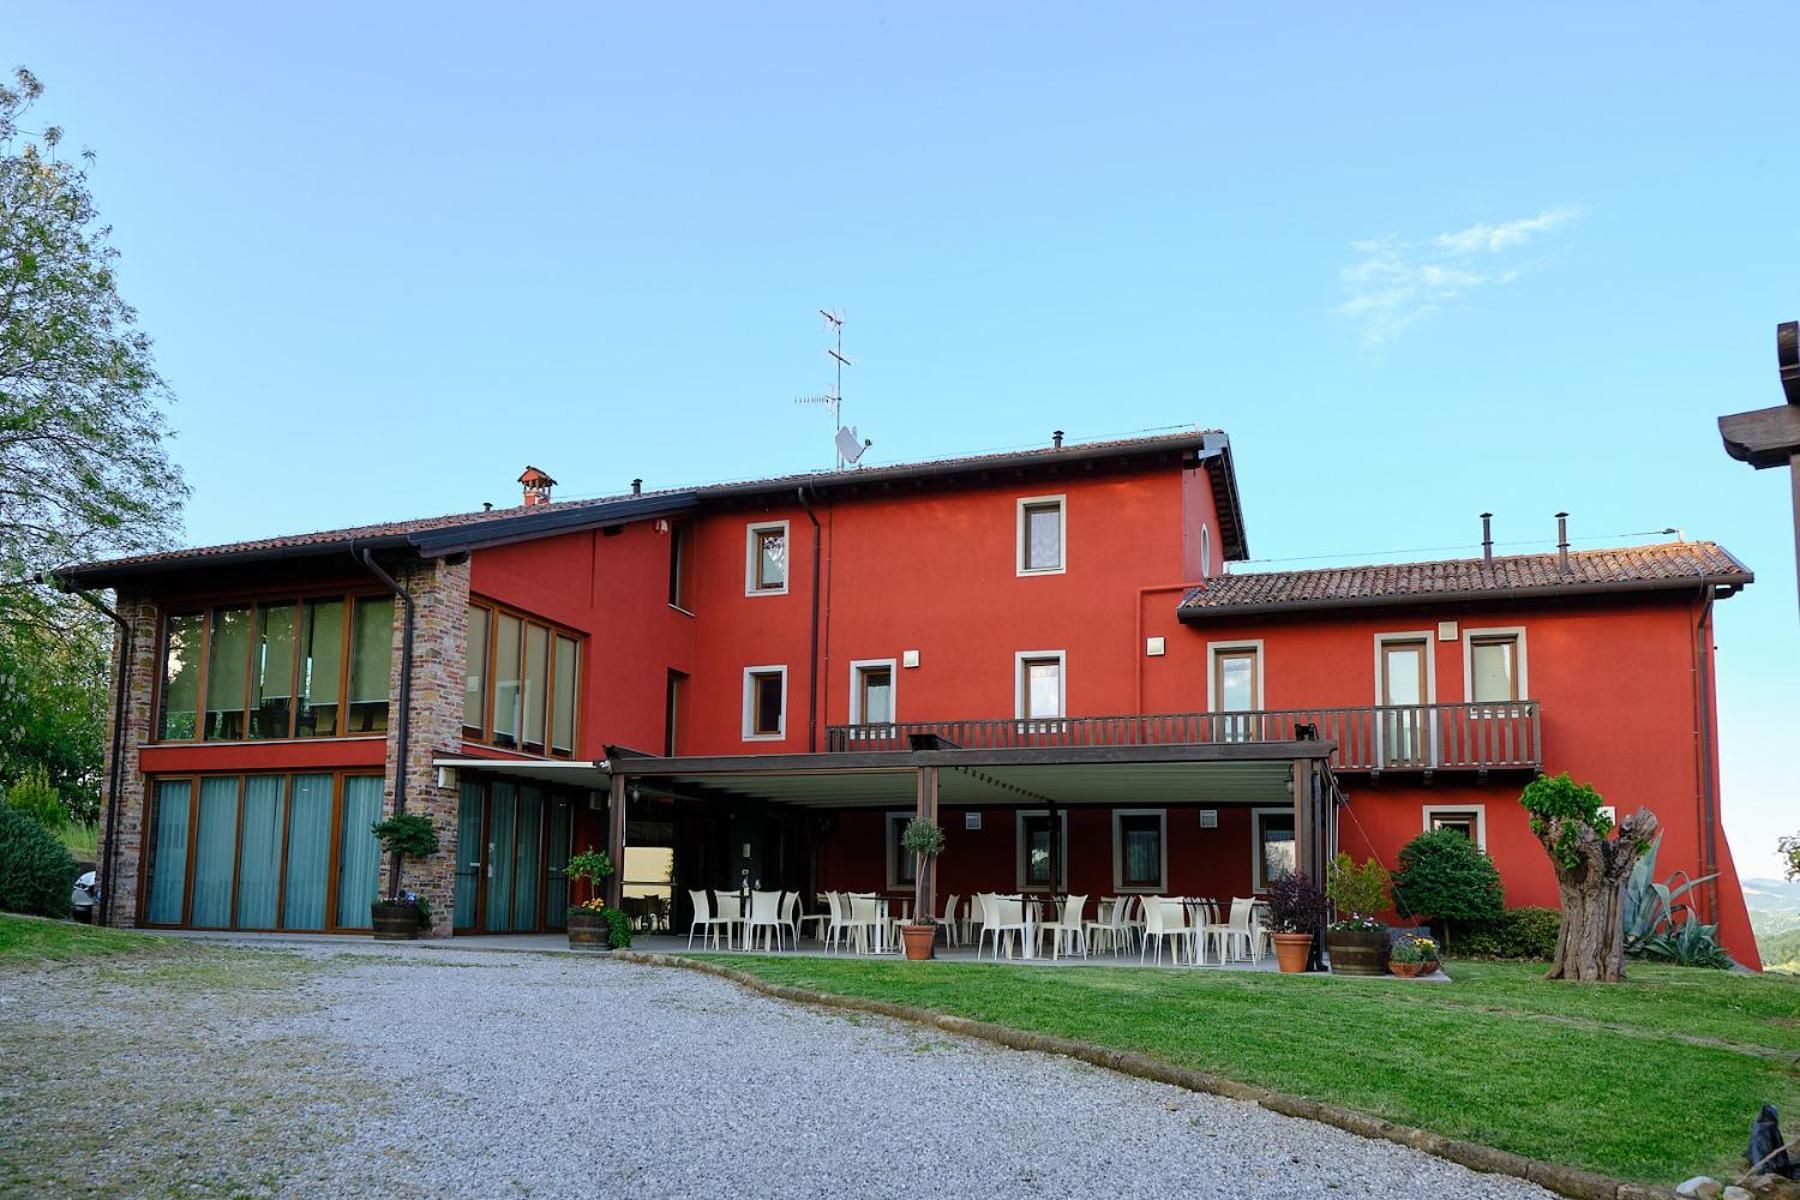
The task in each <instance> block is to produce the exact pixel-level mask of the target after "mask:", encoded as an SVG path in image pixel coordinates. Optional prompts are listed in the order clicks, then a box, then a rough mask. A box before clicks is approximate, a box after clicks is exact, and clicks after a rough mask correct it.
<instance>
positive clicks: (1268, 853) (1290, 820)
mask: <svg viewBox="0 0 1800 1200" xmlns="http://www.w3.org/2000/svg"><path fill="white" fill-rule="evenodd" d="M1255 818H1256V861H1255V867H1256V878H1255V880H1254V881H1253V882H1254V883H1255V886H1256V890H1257V891H1259V892H1260V891H1265V890H1267V888H1268V886H1269V885H1270V884H1271V883H1274V882H1275V881H1276V880H1277V879H1285V878H1287V877H1288V876H1289V875H1292V874H1293V873H1294V868H1295V866H1296V865H1297V864H1298V861H1299V860H1298V858H1297V857H1296V855H1295V846H1294V814H1293V812H1292V811H1291V810H1288V809H1282V810H1281V811H1279V812H1277V811H1273V810H1271V811H1268V812H1264V811H1262V810H1260V809H1259V810H1258V811H1257V812H1256V813H1255Z"/></svg>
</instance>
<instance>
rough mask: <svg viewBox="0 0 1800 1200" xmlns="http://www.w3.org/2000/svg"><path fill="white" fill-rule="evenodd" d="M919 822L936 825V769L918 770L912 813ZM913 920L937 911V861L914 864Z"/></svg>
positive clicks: (929, 859)
mask: <svg viewBox="0 0 1800 1200" xmlns="http://www.w3.org/2000/svg"><path fill="white" fill-rule="evenodd" d="M913 815H914V816H916V817H917V818H918V819H919V820H921V821H929V822H930V823H931V824H933V825H936V824H937V823H938V769H937V768H936V767H920V768H919V802H918V807H917V808H916V809H915V811H914V814H913ZM914 871H915V878H914V881H913V918H914V919H915V920H918V919H921V918H924V917H928V916H930V915H931V914H932V913H934V912H936V911H937V859H936V858H935V857H933V858H927V859H925V860H924V861H923V862H919V863H916V864H914Z"/></svg>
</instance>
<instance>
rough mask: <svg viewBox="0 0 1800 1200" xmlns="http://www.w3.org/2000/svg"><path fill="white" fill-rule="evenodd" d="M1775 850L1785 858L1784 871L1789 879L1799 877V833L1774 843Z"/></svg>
mask: <svg viewBox="0 0 1800 1200" xmlns="http://www.w3.org/2000/svg"><path fill="white" fill-rule="evenodd" d="M1775 849H1776V852H1777V853H1779V854H1780V855H1781V857H1783V858H1785V859H1787V867H1786V869H1785V873H1786V875H1787V877H1788V878H1789V879H1800V833H1796V834H1794V835H1793V836H1792V837H1784V838H1782V839H1781V840H1780V841H1778V842H1776V843H1775Z"/></svg>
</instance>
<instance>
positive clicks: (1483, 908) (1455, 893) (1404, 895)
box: [1394, 829, 1505, 921]
mask: <svg viewBox="0 0 1800 1200" xmlns="http://www.w3.org/2000/svg"><path fill="white" fill-rule="evenodd" d="M1399 864H1400V868H1399V870H1397V871H1395V872H1394V905H1395V907H1397V908H1399V909H1400V911H1401V912H1403V913H1408V912H1409V913H1412V914H1413V915H1415V916H1420V917H1429V918H1431V919H1432V920H1435V921H1486V920H1491V919H1493V918H1494V917H1497V916H1499V915H1500V913H1501V912H1502V911H1503V910H1504V907H1505V905H1504V903H1503V901H1502V898H1501V892H1500V872H1499V871H1498V870H1496V869H1495V867H1494V860H1493V859H1491V858H1489V857H1488V856H1487V855H1485V854H1483V853H1482V852H1481V850H1480V849H1479V848H1478V847H1477V846H1476V845H1475V843H1474V842H1471V841H1470V840H1469V838H1468V835H1467V834H1465V833H1463V832H1462V831H1461V830H1460V829H1433V830H1430V831H1428V832H1426V833H1421V834H1420V835H1419V836H1418V837H1415V838H1414V839H1413V840H1412V841H1410V842H1408V843H1406V845H1404V846H1402V847H1401V848H1400V858H1399Z"/></svg>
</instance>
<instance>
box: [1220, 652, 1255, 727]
mask: <svg viewBox="0 0 1800 1200" xmlns="http://www.w3.org/2000/svg"><path fill="white" fill-rule="evenodd" d="M1259 657H1260V656H1259V654H1258V652H1257V650H1256V648H1255V647H1254V646H1243V647H1232V648H1229V649H1219V650H1215V651H1214V652H1213V711H1214V712H1217V713H1221V714H1224V715H1222V716H1221V717H1219V718H1218V736H1219V738H1220V740H1222V741H1228V742H1246V741H1250V740H1252V739H1254V738H1255V737H1256V733H1257V729H1256V718H1255V717H1253V716H1250V715H1248V714H1250V713H1253V712H1255V711H1256V709H1257V708H1258V707H1259V694H1260V693H1261V691H1262V686H1261V680H1260V679H1259V678H1258V675H1259V673H1260V671H1261V669H1262V664H1261V662H1260V661H1259ZM1238 714H1245V715H1238Z"/></svg>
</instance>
